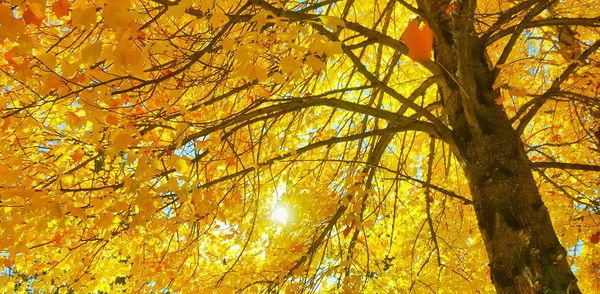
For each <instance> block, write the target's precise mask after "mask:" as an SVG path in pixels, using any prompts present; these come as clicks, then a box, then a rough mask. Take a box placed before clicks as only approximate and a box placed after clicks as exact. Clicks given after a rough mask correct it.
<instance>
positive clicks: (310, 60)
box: [306, 55, 325, 72]
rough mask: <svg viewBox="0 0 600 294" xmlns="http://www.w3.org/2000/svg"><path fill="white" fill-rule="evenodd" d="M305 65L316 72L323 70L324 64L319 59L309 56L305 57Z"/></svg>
mask: <svg viewBox="0 0 600 294" xmlns="http://www.w3.org/2000/svg"><path fill="white" fill-rule="evenodd" d="M306 64H308V66H310V67H311V68H312V69H313V70H314V71H316V72H318V71H321V70H322V69H325V63H324V62H323V61H322V60H321V59H319V58H317V57H315V56H313V55H309V56H307V57H306Z"/></svg>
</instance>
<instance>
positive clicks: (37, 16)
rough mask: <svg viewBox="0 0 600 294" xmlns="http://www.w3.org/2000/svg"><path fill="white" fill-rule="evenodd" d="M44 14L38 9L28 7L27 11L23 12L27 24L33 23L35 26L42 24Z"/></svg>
mask: <svg viewBox="0 0 600 294" xmlns="http://www.w3.org/2000/svg"><path fill="white" fill-rule="evenodd" d="M44 18H45V16H44V14H42V13H40V12H38V10H36V9H34V8H32V7H28V8H27V10H25V12H23V20H24V21H25V24H33V25H35V26H38V27H39V26H41V25H42V23H43V21H44Z"/></svg>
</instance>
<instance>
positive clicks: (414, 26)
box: [401, 20, 433, 62]
mask: <svg viewBox="0 0 600 294" xmlns="http://www.w3.org/2000/svg"><path fill="white" fill-rule="evenodd" d="M419 23H420V21H418V20H411V21H410V22H409V23H408V26H407V27H406V30H405V31H404V33H402V37H401V40H402V42H404V44H406V47H408V54H407V55H408V57H410V59H412V60H414V61H417V62H419V61H425V60H428V59H431V50H432V48H433V33H432V31H431V29H430V28H429V25H428V24H427V23H424V24H423V28H422V29H420V28H419Z"/></svg>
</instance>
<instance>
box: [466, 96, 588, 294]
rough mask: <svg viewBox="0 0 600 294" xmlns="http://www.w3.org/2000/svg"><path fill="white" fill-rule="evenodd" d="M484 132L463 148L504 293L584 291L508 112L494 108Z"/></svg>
mask: <svg viewBox="0 0 600 294" xmlns="http://www.w3.org/2000/svg"><path fill="white" fill-rule="evenodd" d="M487 115H489V116H487V119H486V120H487V121H490V122H493V123H494V125H490V127H491V128H490V129H489V130H486V133H485V134H484V135H482V136H480V137H479V136H478V137H476V138H473V140H471V141H470V142H468V143H466V144H464V145H463V146H461V147H460V149H461V150H460V151H461V153H462V156H463V158H464V162H465V165H464V171H465V173H466V175H467V179H468V180H469V186H470V190H471V195H472V197H473V202H474V208H475V213H476V214H477V220H478V223H479V229H480V230H481V234H482V236H483V240H484V243H485V246H486V250H487V254H488V257H489V259H490V268H491V278H492V282H493V283H494V286H495V287H496V290H497V291H498V293H580V291H579V289H578V287H577V284H576V282H577V280H576V278H575V276H574V275H573V273H571V271H570V268H569V265H568V263H567V259H566V256H567V254H566V251H565V249H564V248H563V247H562V246H561V245H560V243H559V241H558V238H557V237H556V233H555V232H554V228H553V227H552V222H551V221H550V216H549V214H548V210H547V209H546V207H545V206H544V203H543V201H542V199H541V197H540V194H539V191H538V189H537V186H536V183H535V181H534V179H533V176H532V173H531V168H530V167H529V164H528V162H529V161H528V159H527V157H526V156H525V152H524V151H523V146H522V144H521V142H520V140H519V137H518V136H517V134H516V132H515V131H514V130H513V129H512V127H511V125H510V123H509V120H508V118H507V117H506V115H505V114H504V113H503V112H502V111H501V110H500V109H499V108H498V107H495V108H493V109H490V111H489V112H488V113H487Z"/></svg>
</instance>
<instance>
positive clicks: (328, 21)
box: [319, 15, 346, 31]
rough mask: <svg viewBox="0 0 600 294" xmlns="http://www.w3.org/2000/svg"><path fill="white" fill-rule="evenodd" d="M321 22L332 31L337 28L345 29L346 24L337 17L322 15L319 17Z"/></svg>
mask: <svg viewBox="0 0 600 294" xmlns="http://www.w3.org/2000/svg"><path fill="white" fill-rule="evenodd" d="M319 19H320V20H321V22H322V23H323V24H324V25H325V26H326V27H328V28H330V29H332V30H334V31H335V30H337V29H338V28H345V27H346V23H345V22H344V20H342V19H341V18H339V17H336V16H330V15H322V16H319Z"/></svg>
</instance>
